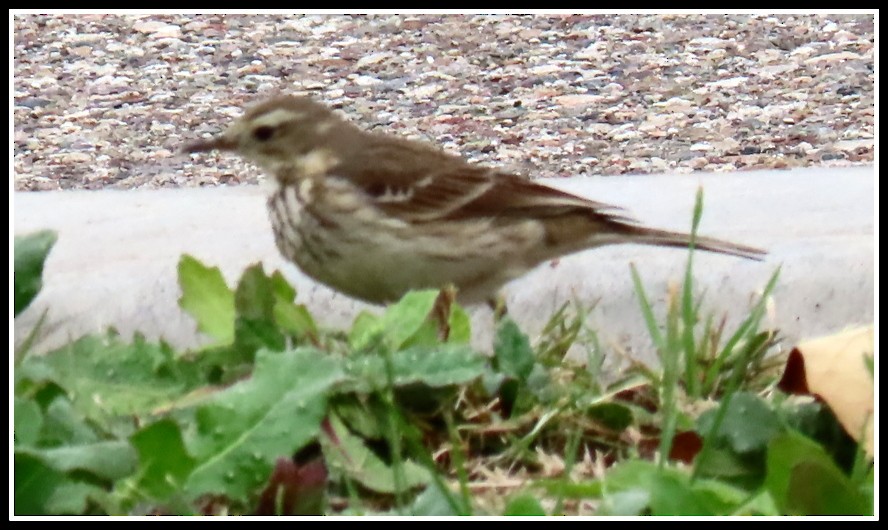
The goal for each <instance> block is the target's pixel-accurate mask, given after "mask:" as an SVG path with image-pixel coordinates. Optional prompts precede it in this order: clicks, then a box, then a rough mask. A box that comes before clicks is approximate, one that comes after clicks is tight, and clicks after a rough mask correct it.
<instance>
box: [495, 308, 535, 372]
mask: <svg viewBox="0 0 888 530" xmlns="http://www.w3.org/2000/svg"><path fill="white" fill-rule="evenodd" d="M493 351H494V359H495V360H496V362H497V367H498V368H499V370H500V371H501V372H502V373H504V374H506V375H508V376H511V377H514V378H516V379H518V380H519V381H525V380H527V376H529V375H530V372H531V370H533V365H534V363H535V362H536V358H535V356H534V354H533V348H531V346H530V339H528V338H527V335H525V334H524V333H523V332H522V331H521V330H520V329H519V328H518V324H516V323H515V322H514V321H513V320H512V319H508V318H507V319H505V320H503V321H502V322H501V323H500V325H499V327H498V328H497V330H496V338H495V339H494V343H493Z"/></svg>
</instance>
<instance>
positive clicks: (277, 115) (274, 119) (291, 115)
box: [250, 109, 305, 127]
mask: <svg viewBox="0 0 888 530" xmlns="http://www.w3.org/2000/svg"><path fill="white" fill-rule="evenodd" d="M303 118H305V113H304V112H295V111H292V110H286V109H275V110H272V111H270V112H266V113H265V114H260V115H259V116H256V117H255V118H253V119H251V120H250V124H251V125H254V126H265V127H277V126H278V125H280V124H282V123H286V122H288V121H297V120H301V119H303Z"/></svg>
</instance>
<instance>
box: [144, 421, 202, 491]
mask: <svg viewBox="0 0 888 530" xmlns="http://www.w3.org/2000/svg"><path fill="white" fill-rule="evenodd" d="M130 442H131V443H132V445H133V447H135V449H136V452H137V453H138V455H139V469H138V471H137V477H138V480H137V482H136V485H137V487H138V488H139V489H140V490H141V491H142V492H144V493H146V494H148V495H150V496H151V497H152V498H153V499H155V500H157V501H163V500H165V499H167V498H168V497H169V496H170V495H172V494H174V493H176V492H178V491H181V489H182V485H183V484H184V483H185V480H186V479H187V478H188V475H190V474H191V471H192V469H194V465H195V461H194V459H193V458H191V455H189V454H188V451H187V450H186V449H185V444H184V442H183V441H182V433H181V431H180V430H179V426H178V425H177V424H176V423H175V422H174V421H172V420H168V419H165V420H160V421H158V422H155V423H152V424H151V425H148V426H146V427H143V428H142V429H140V430H139V431H138V432H136V433H135V434H133V435H132V436H131V437H130Z"/></svg>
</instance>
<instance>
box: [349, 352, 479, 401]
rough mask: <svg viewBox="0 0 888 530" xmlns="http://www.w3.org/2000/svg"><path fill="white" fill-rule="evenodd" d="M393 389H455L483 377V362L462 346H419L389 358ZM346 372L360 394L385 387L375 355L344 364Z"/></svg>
mask: <svg viewBox="0 0 888 530" xmlns="http://www.w3.org/2000/svg"><path fill="white" fill-rule="evenodd" d="M391 361H392V370H393V375H394V384H395V386H399V387H400V386H405V385H409V384H413V383H423V384H426V385H428V386H432V387H443V386H448V385H456V384H460V383H466V382H468V381H471V380H473V379H475V378H477V377H479V376H481V374H483V373H484V366H485V364H486V362H487V361H486V359H485V357H484V356H482V355H481V354H479V353H477V352H475V351H474V350H472V349H471V348H470V347H468V346H466V345H463V344H441V345H440V346H437V347H425V346H419V347H414V348H410V349H407V350H401V351H396V352H394V353H392V354H391ZM346 371H347V372H348V373H349V375H351V376H352V378H353V383H354V384H356V385H357V386H358V388H359V389H362V390H365V391H366V390H370V389H381V388H386V387H387V386H388V377H387V375H386V368H385V361H384V359H383V358H382V357H379V356H375V355H364V356H361V357H354V358H351V359H349V360H348V361H347V364H346Z"/></svg>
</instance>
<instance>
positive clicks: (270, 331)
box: [234, 263, 295, 353]
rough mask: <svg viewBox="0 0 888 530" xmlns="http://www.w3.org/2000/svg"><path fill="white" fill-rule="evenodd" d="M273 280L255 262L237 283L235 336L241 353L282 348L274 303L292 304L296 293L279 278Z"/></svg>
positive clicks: (281, 336)
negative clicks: (277, 301)
mask: <svg viewBox="0 0 888 530" xmlns="http://www.w3.org/2000/svg"><path fill="white" fill-rule="evenodd" d="M276 278H277V279H275V280H272V278H270V277H268V276H266V275H265V271H264V270H263V269H262V264H261V263H257V264H255V265H252V266H250V267H248V268H247V270H245V271H244V273H243V274H242V275H241V277H240V280H239V281H238V283H237V290H236V291H235V293H234V305H235V309H236V312H237V316H236V319H235V337H236V341H237V344H238V345H239V346H240V347H241V348H242V349H244V351H249V352H251V353H252V352H255V351H257V350H259V349H261V348H268V349H270V350H274V351H281V350H283V349H284V336H283V334H282V333H281V331H280V330H279V329H278V326H277V323H276V321H275V317H274V306H275V301H276V300H282V301H285V302H291V301H292V299H293V298H292V297H293V296H295V291H293V288H292V287H290V286H289V284H287V283H286V282H285V281H284V280H283V277H282V276H280V275H278V276H277V277H276ZM288 297H289V300H287V298H288Z"/></svg>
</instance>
